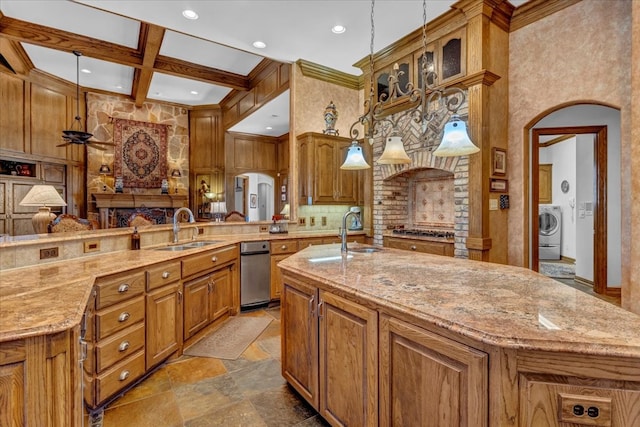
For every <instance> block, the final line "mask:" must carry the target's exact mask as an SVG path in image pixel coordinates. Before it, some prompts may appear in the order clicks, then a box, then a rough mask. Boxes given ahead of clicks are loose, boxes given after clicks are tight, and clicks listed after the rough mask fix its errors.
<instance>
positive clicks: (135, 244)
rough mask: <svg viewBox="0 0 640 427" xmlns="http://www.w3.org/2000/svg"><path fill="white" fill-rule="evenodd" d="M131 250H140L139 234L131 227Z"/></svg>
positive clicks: (136, 228)
mask: <svg viewBox="0 0 640 427" xmlns="http://www.w3.org/2000/svg"><path fill="white" fill-rule="evenodd" d="M131 249H133V250H134V251H137V250H138V249H140V233H138V227H133V234H132V235H131Z"/></svg>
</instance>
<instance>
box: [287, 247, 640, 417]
mask: <svg viewBox="0 0 640 427" xmlns="http://www.w3.org/2000/svg"><path fill="white" fill-rule="evenodd" d="M349 246H350V247H351V248H352V249H355V250H356V251H353V252H347V253H346V254H342V253H341V252H340V247H339V245H322V246H313V247H310V248H307V249H304V250H302V251H299V252H298V253H296V254H293V255H292V256H290V257H288V258H287V259H285V260H283V261H282V262H280V263H279V264H278V266H279V268H280V269H281V274H282V278H283V283H282V296H281V325H282V352H281V360H282V375H283V377H284V378H285V380H286V381H287V382H288V383H289V384H290V385H291V386H292V387H293V388H295V389H296V390H297V391H298V393H299V394H300V395H301V396H302V397H303V398H304V399H305V400H307V402H308V403H309V404H310V405H311V406H313V407H314V408H315V409H316V410H317V411H318V412H319V414H320V415H321V416H322V417H324V418H325V419H326V420H327V421H328V422H329V424H331V425H336V426H337V425H362V426H391V425H430V424H433V423H434V422H435V421H434V420H437V424H438V425H442V426H460V425H465V426H483V427H488V426H501V427H506V426H512V427H536V426H541V425H544V426H554V427H559V426H564V425H598V426H611V427H627V426H630V425H636V424H637V420H638V419H640V405H639V404H638V402H640V333H639V331H640V316H638V315H636V314H633V313H631V312H628V311H625V310H623V309H621V308H619V307H617V306H614V305H611V304H609V303H607V302H605V301H602V300H600V299H598V298H596V297H593V296H590V295H587V294H585V293H583V292H581V291H579V290H576V289H573V288H571V287H569V286H566V285H563V284H561V283H559V282H556V281H554V280H552V279H550V278H547V277H544V276H542V275H540V274H538V273H536V272H533V271H530V270H526V269H523V268H519V267H511V266H505V265H498V264H492V263H484V262H478V261H470V260H463V259H455V258H450V257H445V256H438V255H431V254H422V253H416V252H410V251H402V250H397V249H392V248H384V249H381V250H379V251H377V252H372V253H367V252H362V251H360V252H358V250H359V249H364V248H363V245H349ZM345 372H348V375H345Z"/></svg>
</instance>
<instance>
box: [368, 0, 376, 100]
mask: <svg viewBox="0 0 640 427" xmlns="http://www.w3.org/2000/svg"><path fill="white" fill-rule="evenodd" d="M375 3H376V0H371V43H370V44H369V67H370V70H369V71H370V72H371V87H370V88H369V97H370V99H371V102H373V95H374V92H373V39H374V38H375V34H376V27H375V23H374V19H373V17H374V15H373V9H374V6H375Z"/></svg>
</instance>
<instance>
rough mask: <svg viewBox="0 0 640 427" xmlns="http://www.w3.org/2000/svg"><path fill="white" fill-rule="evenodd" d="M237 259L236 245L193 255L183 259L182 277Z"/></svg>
mask: <svg viewBox="0 0 640 427" xmlns="http://www.w3.org/2000/svg"><path fill="white" fill-rule="evenodd" d="M237 259H238V247H237V246H236V245H234V246H226V247H224V248H221V249H217V250H215V251H208V252H205V253H203V254H199V255H193V256H190V257H188V258H185V259H183V260H182V277H189V276H192V275H194V274H198V273H201V272H205V271H209V270H211V269H213V268H216V267H218V266H220V265H223V264H226V263H228V262H230V261H234V260H235V261H237Z"/></svg>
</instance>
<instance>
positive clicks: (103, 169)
mask: <svg viewBox="0 0 640 427" xmlns="http://www.w3.org/2000/svg"><path fill="white" fill-rule="evenodd" d="M99 172H100V173H101V174H104V175H107V174H110V173H111V168H110V167H109V165H108V164H106V163H103V164H101V165H100V170H99Z"/></svg>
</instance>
